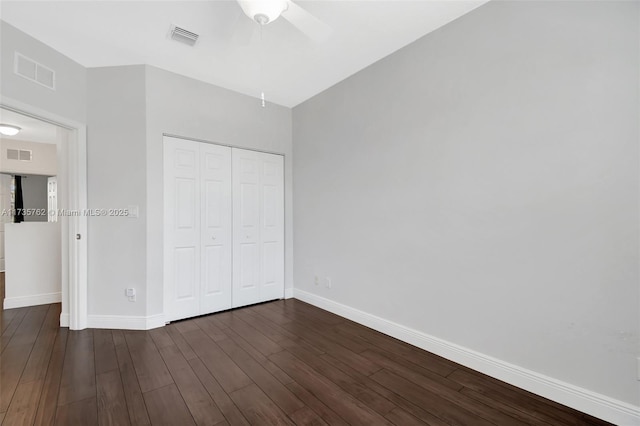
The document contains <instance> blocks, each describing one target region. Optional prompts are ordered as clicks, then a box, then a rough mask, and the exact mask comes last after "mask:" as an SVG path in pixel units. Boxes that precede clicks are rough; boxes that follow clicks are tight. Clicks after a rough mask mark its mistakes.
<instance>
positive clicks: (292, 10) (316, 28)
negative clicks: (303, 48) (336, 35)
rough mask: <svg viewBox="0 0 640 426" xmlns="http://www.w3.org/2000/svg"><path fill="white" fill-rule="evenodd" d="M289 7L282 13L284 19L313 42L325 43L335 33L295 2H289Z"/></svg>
mask: <svg viewBox="0 0 640 426" xmlns="http://www.w3.org/2000/svg"><path fill="white" fill-rule="evenodd" d="M288 5H289V8H288V9H287V10H285V11H284V12H283V13H282V17H283V18H284V19H286V20H287V21H289V22H290V23H291V24H292V25H293V26H294V27H296V28H297V29H298V30H300V31H301V32H303V33H304V34H305V35H306V36H307V37H309V38H310V39H312V40H313V41H316V42H323V41H325V40H326V39H328V38H329V36H330V35H331V32H332V31H333V30H332V29H331V27H330V26H328V25H327V24H325V23H324V22H322V21H321V20H320V19H318V18H316V17H315V16H313V15H312V14H311V13H309V12H307V11H306V10H304V9H303V8H302V7H300V6H298V5H297V4H295V3H294V2H292V1H289V2H288Z"/></svg>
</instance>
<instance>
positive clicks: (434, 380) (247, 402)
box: [0, 299, 607, 426]
mask: <svg viewBox="0 0 640 426" xmlns="http://www.w3.org/2000/svg"><path fill="white" fill-rule="evenodd" d="M59 315H60V305H59V304H53V305H43V306H35V307H31V308H21V309H11V310H5V311H3V312H2V323H1V324H2V340H1V342H2V354H1V356H0V383H1V386H0V423H1V424H4V425H11V426H14V425H34V424H36V425H83V426H89V425H149V424H153V425H172V426H181V425H347V424H350V425H401V426H405V425H474V426H482V425H560V426H562V425H605V424H607V423H606V422H603V421H601V420H598V419H595V418H593V417H589V416H587V415H586V414H583V413H580V412H577V411H574V410H571V409H569V408H567V407H564V406H561V405H559V404H557V403H554V402H551V401H549V400H546V399H544V398H541V397H539V396H535V395H532V394H530V393H527V392H525V391H523V390H520V389H517V388H515V387H512V386H510V385H507V384H505V383H502V382H499V381H497V380H494V379H492V378H489V377H487V376H484V375H482V374H480V373H478V372H474V371H472V370H469V369H467V368H465V367H462V366H460V365H458V364H455V363H452V362H450V361H447V360H445V359H443V358H440V357H438V356H436V355H433V354H430V353H428V352H425V351H422V350H420V349H417V348H415V347H413V346H410V345H408V344H405V343H402V342H400V341H398V340H395V339H393V338H390V337H388V336H385V335H383V334H380V333H377V332H375V331H373V330H370V329H368V328H366V327H362V326H360V325H358V324H355V323H353V322H351V321H348V320H346V319H343V318H340V317H338V316H336V315H333V314H331V313H328V312H325V311H322V310H320V309H318V308H315V307H313V306H311V305H308V304H306V303H303V302H300V301H296V300H293V299H291V300H287V301H276V302H270V303H265V304H261V305H255V306H251V307H247V308H242V309H237V310H233V311H228V312H223V313H219V314H214V315H209V316H205V317H200V318H195V319H191V320H185V321H180V322H176V323H173V324H170V325H168V326H167V327H164V328H160V329H156V330H151V331H120V330H83V331H69V330H68V329H66V328H59V327H58V319H59Z"/></svg>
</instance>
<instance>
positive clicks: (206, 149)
mask: <svg viewBox="0 0 640 426" xmlns="http://www.w3.org/2000/svg"><path fill="white" fill-rule="evenodd" d="M200 145H201V146H200V176H201V179H200V184H201V197H200V199H201V214H202V216H201V224H202V230H201V235H202V243H201V249H202V254H201V259H202V262H201V268H200V274H201V283H202V285H201V289H200V294H201V306H200V314H208V313H211V312H217V311H221V310H224V309H229V308H231V276H232V271H231V269H232V268H231V263H232V259H231V255H232V240H231V228H232V215H231V209H232V203H231V148H228V147H224V146H218V145H211V144H200Z"/></svg>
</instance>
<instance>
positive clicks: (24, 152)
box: [7, 148, 32, 161]
mask: <svg viewBox="0 0 640 426" xmlns="http://www.w3.org/2000/svg"><path fill="white" fill-rule="evenodd" d="M31 155H32V152H31V150H28V149H11V148H8V149H7V160H19V161H31Z"/></svg>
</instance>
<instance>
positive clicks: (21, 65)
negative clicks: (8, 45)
mask: <svg viewBox="0 0 640 426" xmlns="http://www.w3.org/2000/svg"><path fill="white" fill-rule="evenodd" d="M13 70H14V72H15V73H16V74H18V75H19V76H20V77H24V78H26V79H27V80H31V81H33V82H34V83H38V84H40V85H41V86H44V87H47V88H49V89H51V90H56V73H55V72H54V71H53V70H52V69H51V68H48V67H45V66H44V65H42V64H40V63H38V62H36V61H34V60H33V59H31V58H27V57H26V56H24V55H22V54H20V53H18V52H16V56H15V61H14V69H13Z"/></svg>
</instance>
